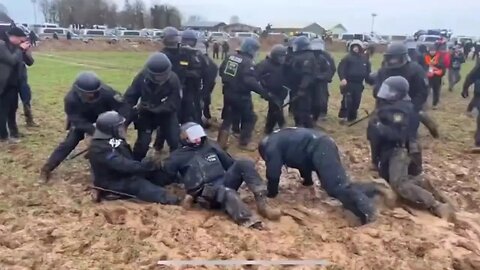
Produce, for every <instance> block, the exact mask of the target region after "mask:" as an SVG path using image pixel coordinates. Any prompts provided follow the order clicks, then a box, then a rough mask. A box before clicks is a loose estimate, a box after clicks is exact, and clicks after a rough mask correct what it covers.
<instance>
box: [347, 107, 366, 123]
mask: <svg viewBox="0 0 480 270" xmlns="http://www.w3.org/2000/svg"><path fill="white" fill-rule="evenodd" d="M363 111H364V112H365V113H366V114H367V115H365V116H364V117H362V118H360V119H358V120H356V121H355V122H353V123H350V124H348V127H351V126H354V125H356V124H358V123H360V122H362V121H363V120H365V119H367V118H369V117H370V116H371V115H370V113H369V112H368V111H367V110H366V109H364V110H363Z"/></svg>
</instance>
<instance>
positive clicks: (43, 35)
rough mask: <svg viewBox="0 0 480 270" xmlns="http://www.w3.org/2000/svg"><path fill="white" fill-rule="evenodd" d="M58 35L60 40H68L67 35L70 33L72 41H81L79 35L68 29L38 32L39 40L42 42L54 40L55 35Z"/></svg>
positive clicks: (46, 29)
mask: <svg viewBox="0 0 480 270" xmlns="http://www.w3.org/2000/svg"><path fill="white" fill-rule="evenodd" d="M54 33H56V34H57V36H58V38H59V39H66V38H67V33H70V35H71V36H72V39H79V37H78V35H77V34H75V33H73V32H72V31H70V29H66V28H41V29H39V30H38V38H39V39H40V40H48V39H53V34H54Z"/></svg>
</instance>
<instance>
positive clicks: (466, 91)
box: [462, 89, 468, 98]
mask: <svg viewBox="0 0 480 270" xmlns="http://www.w3.org/2000/svg"><path fill="white" fill-rule="evenodd" d="M462 97H463V98H467V97H468V89H464V90H463V91H462Z"/></svg>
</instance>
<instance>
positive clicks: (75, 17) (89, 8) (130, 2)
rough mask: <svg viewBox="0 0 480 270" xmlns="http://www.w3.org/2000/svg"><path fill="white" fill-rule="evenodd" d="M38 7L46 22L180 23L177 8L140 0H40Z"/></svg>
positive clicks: (131, 26)
mask: <svg viewBox="0 0 480 270" xmlns="http://www.w3.org/2000/svg"><path fill="white" fill-rule="evenodd" d="M38 4H39V7H40V10H41V12H42V13H43V16H44V18H45V21H46V22H50V23H58V24H59V25H61V26H65V27H67V26H70V25H83V26H84V27H86V28H90V27H92V26H93V25H108V26H109V27H116V26H123V27H127V28H129V29H142V28H145V27H149V28H150V27H151V28H160V29H161V28H164V27H167V26H174V27H180V26H181V20H182V17H181V14H180V11H179V10H178V9H177V8H176V7H174V6H170V5H165V4H160V3H158V4H153V5H152V6H150V7H146V5H145V3H144V2H143V0H125V2H124V4H123V7H119V6H118V5H117V4H115V3H114V2H111V1H110V0H40V1H39V3H38Z"/></svg>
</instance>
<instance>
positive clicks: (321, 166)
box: [258, 127, 386, 224]
mask: <svg viewBox="0 0 480 270" xmlns="http://www.w3.org/2000/svg"><path fill="white" fill-rule="evenodd" d="M258 151H259V153H260V156H261V157H262V158H263V159H264V160H265V165H266V169H267V172H266V174H267V180H268V184H267V190H268V193H267V196H268V197H270V198H275V197H276V196H277V195H278V186H279V181H280V175H281V173H282V166H283V165H286V166H287V167H290V168H295V169H298V170H299V171H300V175H301V177H302V178H303V185H304V186H313V184H314V183H313V180H312V172H313V171H314V172H316V173H317V176H318V178H319V179H320V183H321V186H322V188H323V189H325V191H326V192H327V194H328V195H329V196H331V197H334V198H336V199H337V200H339V201H340V202H341V203H342V204H343V207H344V208H345V209H347V210H350V211H351V212H353V213H354V214H355V215H356V216H357V217H358V218H359V219H360V221H361V223H362V224H367V223H370V222H372V221H374V220H375V216H376V215H375V211H376V210H375V205H374V203H373V197H374V196H375V195H380V194H383V195H385V194H386V191H385V190H382V189H381V188H380V187H379V186H376V185H375V184H374V183H352V182H351V181H350V179H349V176H348V175H347V173H346V171H345V168H344V167H343V165H342V163H341V160H340V155H339V153H338V148H337V145H336V143H335V142H334V141H333V139H332V138H330V137H329V136H327V135H326V134H325V133H323V132H320V131H317V130H313V129H307V128H295V127H293V128H285V129H280V130H277V131H274V132H273V133H272V134H271V135H269V136H267V137H265V138H264V139H263V140H262V141H261V142H260V145H259V148H258Z"/></svg>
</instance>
